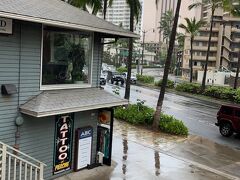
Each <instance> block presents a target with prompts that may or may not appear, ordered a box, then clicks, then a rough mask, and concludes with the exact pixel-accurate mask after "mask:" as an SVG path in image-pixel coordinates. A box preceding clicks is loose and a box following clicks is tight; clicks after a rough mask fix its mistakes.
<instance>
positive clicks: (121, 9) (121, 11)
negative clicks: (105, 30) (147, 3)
mask: <svg viewBox="0 0 240 180" xmlns="http://www.w3.org/2000/svg"><path fill="white" fill-rule="evenodd" d="M140 2H141V3H142V4H143V0H140ZM98 16H100V17H102V13H99V14H98ZM106 21H109V22H111V23H113V24H115V25H119V26H122V27H123V28H124V29H128V30H129V29H130V8H129V6H128V4H127V3H126V0H114V1H113V4H112V6H111V7H108V8H107V13H106ZM134 28H135V29H134V32H135V33H137V34H141V31H142V14H141V15H140V17H139V20H138V22H136V21H135V23H134Z"/></svg>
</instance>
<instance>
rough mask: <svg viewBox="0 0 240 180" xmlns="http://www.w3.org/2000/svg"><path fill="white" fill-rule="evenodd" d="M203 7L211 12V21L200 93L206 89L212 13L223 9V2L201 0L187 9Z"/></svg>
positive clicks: (218, 0) (220, 0)
mask: <svg viewBox="0 0 240 180" xmlns="http://www.w3.org/2000/svg"><path fill="white" fill-rule="evenodd" d="M203 5H206V9H210V10H211V20H210V31H209V39H208V48H207V56H206V62H205V66H204V73H203V79H202V87H201V91H202V92H203V91H204V90H205V87H206V77H207V67H208V60H209V52H210V47H211V39H212V29H213V18H214V13H215V10H216V9H217V8H222V7H223V0H202V2H196V3H193V4H191V5H190V6H189V7H188V8H189V10H191V9H192V8H195V7H199V6H203Z"/></svg>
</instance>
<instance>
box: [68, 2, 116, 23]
mask: <svg viewBox="0 0 240 180" xmlns="http://www.w3.org/2000/svg"><path fill="white" fill-rule="evenodd" d="M68 3H69V4H71V5H73V6H75V7H79V8H81V9H83V10H84V11H88V10H87V6H89V7H90V8H91V9H92V12H91V13H92V14H94V15H96V14H97V13H98V12H99V11H102V12H103V18H104V19H106V13H107V8H108V7H111V6H112V3H113V0H69V1H68Z"/></svg>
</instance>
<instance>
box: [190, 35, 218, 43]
mask: <svg viewBox="0 0 240 180" xmlns="http://www.w3.org/2000/svg"><path fill="white" fill-rule="evenodd" d="M208 39H209V37H206V36H196V37H195V38H194V41H208ZM211 42H218V37H212V38H211Z"/></svg>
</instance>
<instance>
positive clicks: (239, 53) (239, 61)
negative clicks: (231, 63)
mask: <svg viewBox="0 0 240 180" xmlns="http://www.w3.org/2000/svg"><path fill="white" fill-rule="evenodd" d="M239 68H240V51H239V52H238V64H237V72H236V77H235V81H234V87H233V88H234V89H237V87H238V74H239Z"/></svg>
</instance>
